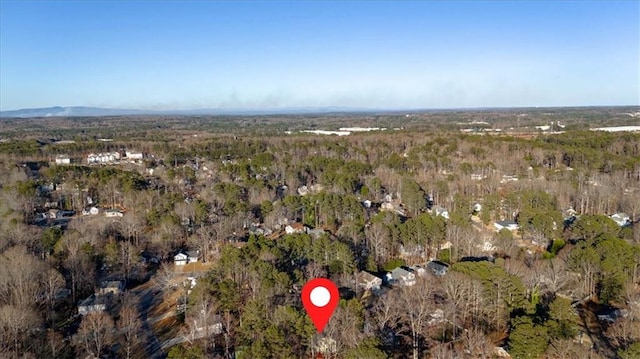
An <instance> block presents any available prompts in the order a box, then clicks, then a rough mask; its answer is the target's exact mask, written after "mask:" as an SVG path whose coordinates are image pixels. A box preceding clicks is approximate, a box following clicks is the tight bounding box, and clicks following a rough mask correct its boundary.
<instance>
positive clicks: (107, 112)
mask: <svg viewBox="0 0 640 359" xmlns="http://www.w3.org/2000/svg"><path fill="white" fill-rule="evenodd" d="M374 111H375V112H377V111H380V110H374V109H365V108H353V107H299V108H298V107H292V108H273V109H197V110H175V111H171V110H169V111H144V110H127V109H111V108H99V107H84V106H72V107H60V106H56V107H45V108H26V109H21V110H13V111H0V117H2V118H38V117H91V116H125V115H184V116H188V115H277V114H283V115H285V114H310V113H357V112H374Z"/></svg>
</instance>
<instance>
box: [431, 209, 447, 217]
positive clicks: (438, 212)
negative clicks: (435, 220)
mask: <svg viewBox="0 0 640 359" xmlns="http://www.w3.org/2000/svg"><path fill="white" fill-rule="evenodd" d="M433 214H434V215H436V216H440V217H442V218H444V219H449V211H447V210H446V209H445V208H442V207H436V208H434V209H433Z"/></svg>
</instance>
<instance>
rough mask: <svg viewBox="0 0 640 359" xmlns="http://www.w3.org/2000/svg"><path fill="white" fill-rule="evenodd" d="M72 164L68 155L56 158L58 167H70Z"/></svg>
mask: <svg viewBox="0 0 640 359" xmlns="http://www.w3.org/2000/svg"><path fill="white" fill-rule="evenodd" d="M70 163H71V159H70V158H69V156H67V155H57V156H56V164H57V165H68V164H70Z"/></svg>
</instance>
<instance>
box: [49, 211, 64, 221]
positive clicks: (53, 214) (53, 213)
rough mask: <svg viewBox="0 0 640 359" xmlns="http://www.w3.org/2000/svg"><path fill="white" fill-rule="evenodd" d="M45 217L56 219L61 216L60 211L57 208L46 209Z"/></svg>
mask: <svg viewBox="0 0 640 359" xmlns="http://www.w3.org/2000/svg"><path fill="white" fill-rule="evenodd" d="M46 216H47V218H49V219H58V218H62V211H61V210H59V209H50V210H49V211H47V215H46Z"/></svg>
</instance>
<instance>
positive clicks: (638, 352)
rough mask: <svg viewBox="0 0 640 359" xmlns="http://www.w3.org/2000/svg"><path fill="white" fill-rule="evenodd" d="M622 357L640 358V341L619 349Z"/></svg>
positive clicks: (621, 358) (619, 355)
mask: <svg viewBox="0 0 640 359" xmlns="http://www.w3.org/2000/svg"><path fill="white" fill-rule="evenodd" d="M618 357H620V359H637V358H640V342H635V343H633V344H631V345H629V346H628V347H627V348H625V349H620V350H618Z"/></svg>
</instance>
